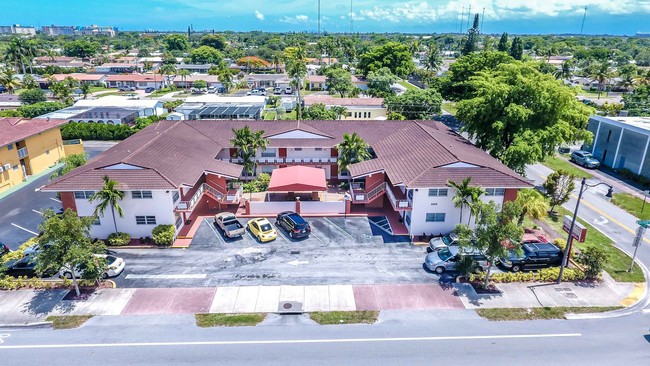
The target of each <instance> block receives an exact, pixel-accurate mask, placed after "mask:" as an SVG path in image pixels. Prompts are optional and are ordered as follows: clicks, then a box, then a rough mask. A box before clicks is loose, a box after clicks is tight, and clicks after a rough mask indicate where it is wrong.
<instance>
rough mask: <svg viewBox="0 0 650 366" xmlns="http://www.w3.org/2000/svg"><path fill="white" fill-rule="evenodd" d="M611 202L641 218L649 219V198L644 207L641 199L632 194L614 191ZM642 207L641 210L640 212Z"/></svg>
mask: <svg viewBox="0 0 650 366" xmlns="http://www.w3.org/2000/svg"><path fill="white" fill-rule="evenodd" d="M612 203H613V204H615V205H616V206H618V207H620V208H622V209H624V210H625V211H627V212H629V213H630V214H632V215H634V216H636V217H638V218H639V219H641V220H650V200H647V202H646V206H647V207H645V208H644V207H643V200H642V199H640V198H639V197H636V196H633V195H631V194H629V193H614V197H612ZM642 208H643V212H641V209H642Z"/></svg>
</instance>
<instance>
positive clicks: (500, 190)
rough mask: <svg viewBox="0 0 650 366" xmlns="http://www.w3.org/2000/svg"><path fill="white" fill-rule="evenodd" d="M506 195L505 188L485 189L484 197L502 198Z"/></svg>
mask: <svg viewBox="0 0 650 366" xmlns="http://www.w3.org/2000/svg"><path fill="white" fill-rule="evenodd" d="M505 193H506V189H505V188H486V189H485V195H486V196H503V195H504V194H505Z"/></svg>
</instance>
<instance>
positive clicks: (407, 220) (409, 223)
mask: <svg viewBox="0 0 650 366" xmlns="http://www.w3.org/2000/svg"><path fill="white" fill-rule="evenodd" d="M404 221H405V222H406V225H408V226H411V213H410V212H409V213H408V214H406V218H405V219H404Z"/></svg>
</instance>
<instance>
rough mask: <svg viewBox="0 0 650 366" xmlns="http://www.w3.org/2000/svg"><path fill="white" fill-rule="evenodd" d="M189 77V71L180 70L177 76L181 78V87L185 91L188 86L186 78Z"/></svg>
mask: <svg viewBox="0 0 650 366" xmlns="http://www.w3.org/2000/svg"><path fill="white" fill-rule="evenodd" d="M190 75H191V73H190V70H188V69H182V70H180V71H179V72H178V76H180V77H181V81H182V82H183V87H185V89H187V88H188V86H189V85H188V84H187V77H188V76H190Z"/></svg>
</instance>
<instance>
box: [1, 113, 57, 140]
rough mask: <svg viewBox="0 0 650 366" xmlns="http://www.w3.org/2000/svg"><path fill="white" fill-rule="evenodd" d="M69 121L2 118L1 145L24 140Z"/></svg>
mask: <svg viewBox="0 0 650 366" xmlns="http://www.w3.org/2000/svg"><path fill="white" fill-rule="evenodd" d="M65 123H67V121H66V120H64V119H36V118H35V119H24V118H0V131H2V133H0V146H4V145H8V144H10V143H12V142H17V141H20V140H24V139H26V138H28V137H30V136H34V135H36V134H39V133H41V132H45V131H47V130H51V129H53V128H58V127H59V126H61V125H63V124H65Z"/></svg>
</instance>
